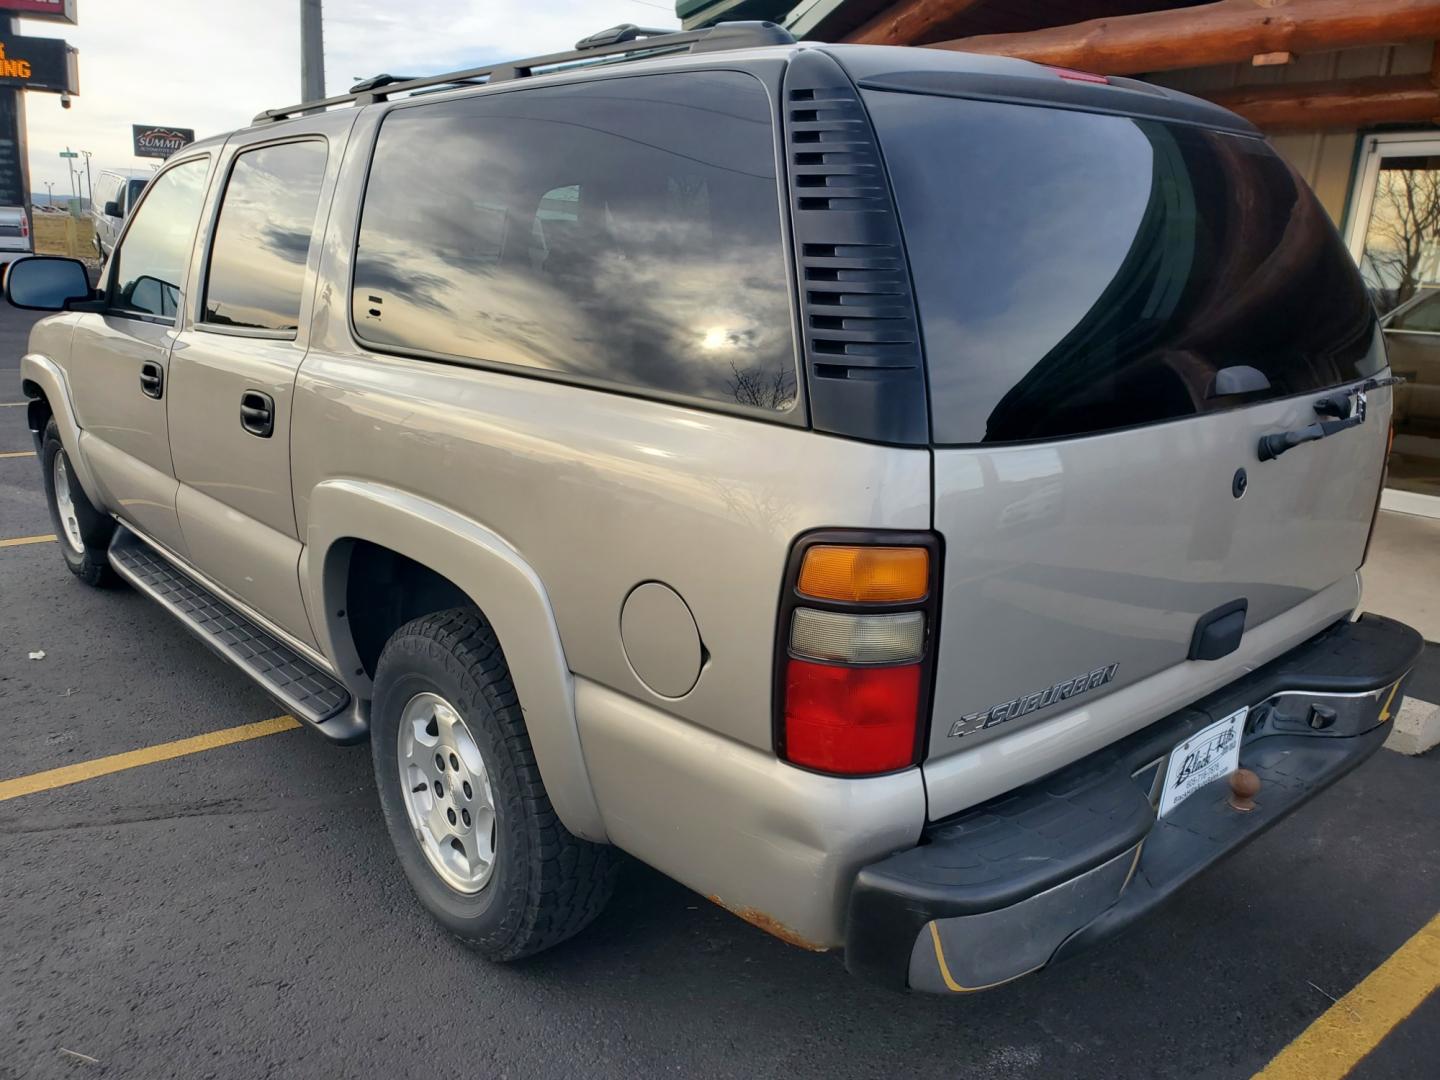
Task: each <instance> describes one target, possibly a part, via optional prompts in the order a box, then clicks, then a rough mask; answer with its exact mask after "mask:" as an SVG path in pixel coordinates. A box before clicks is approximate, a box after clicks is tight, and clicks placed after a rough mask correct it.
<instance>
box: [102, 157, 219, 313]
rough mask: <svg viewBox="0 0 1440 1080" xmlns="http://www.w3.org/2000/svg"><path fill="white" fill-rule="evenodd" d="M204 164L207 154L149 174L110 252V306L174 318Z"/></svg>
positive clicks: (202, 187) (200, 195)
mask: <svg viewBox="0 0 1440 1080" xmlns="http://www.w3.org/2000/svg"><path fill="white" fill-rule="evenodd" d="M209 168H210V161H209V159H208V158H195V159H194V160H193V161H186V162H183V163H182V164H179V165H176V166H175V167H174V168H172V169H168V170H166V171H165V172H163V173H161V174H160V175H159V176H157V177H156V178H155V181H154V185H153V186H152V188H151V189H150V192H149V194H148V195H147V196H146V198H145V201H144V202H143V203H141V204H140V206H139V208H138V209H137V210H136V211H135V220H134V221H132V222H131V223H130V228H129V229H128V230H127V231H126V233H125V239H124V242H123V243H121V245H120V247H119V250H118V251H117V252H116V255H115V269H114V272H113V275H112V277H111V279H110V281H111V288H110V304H109V307H110V310H111V311H114V312H117V313H123V314H131V315H150V316H154V317H156V318H161V319H174V318H175V313H176V309H177V307H178V305H179V301H180V282H181V281H182V280H184V277H185V265H186V263H187V262H189V260H190V248H191V245H192V244H193V242H194V240H195V226H196V225H197V224H198V223H199V221H200V206H201V203H203V202H204V200H205V175H206V173H207V172H208V170H209Z"/></svg>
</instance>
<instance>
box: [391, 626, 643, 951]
mask: <svg viewBox="0 0 1440 1080" xmlns="http://www.w3.org/2000/svg"><path fill="white" fill-rule="evenodd" d="M370 718H371V739H370V747H371V752H372V754H373V757H374V762H375V783H376V787H377V789H378V791H379V794H380V806H381V809H382V810H383V811H384V814H385V822H386V825H387V826H388V827H389V830H390V839H391V840H392V842H393V843H394V844H395V849H396V852H397V853H398V855H399V857H400V864H401V866H402V867H403V868H404V870H405V875H406V877H408V878H409V879H410V885H411V887H412V888H413V889H414V890H415V895H416V896H417V897H418V898H419V900H420V902H421V903H422V904H424V905H425V907H426V908H428V909H429V911H430V913H431V914H432V915H433V916H434V917H435V918H436V919H437V920H438V921H439V922H440V924H441V925H442V926H444V927H445V928H446V929H447V930H449V931H450V932H451V933H452V934H454V935H455V936H456V937H458V938H459V939H460V940H461V941H463V942H464V943H465V944H467V945H469V946H471V947H472V948H474V949H475V950H476V951H478V952H479V953H480V954H481V955H482V956H484V957H486V958H487V959H489V960H495V961H507V960H517V959H519V958H521V957H524V956H530V955H532V954H534V953H537V952H540V951H542V950H544V949H548V948H550V947H551V946H552V945H557V944H559V943H560V942H562V941H564V940H565V939H566V938H569V937H571V936H572V935H574V934H576V933H579V931H581V930H582V929H584V928H585V927H586V926H587V925H589V923H590V922H591V921H592V920H593V919H594V918H595V917H596V916H597V915H599V914H600V912H601V910H602V909H603V908H604V906H605V903H606V901H607V900H608V899H609V898H610V894H611V892H612V891H613V889H614V884H615V875H616V872H617V870H618V865H619V864H618V860H617V857H616V854H615V852H614V850H613V849H612V848H610V847H608V846H606V845H602V844H592V843H589V842H587V841H584V840H581V839H579V838H578V837H576V836H574V835H572V834H571V833H570V832H569V831H568V830H567V829H566V828H565V826H564V825H563V824H561V822H560V819H559V818H558V817H557V816H556V815H555V810H554V808H553V807H552V806H551V805H550V798H549V796H548V795H547V794H546V792H545V785H544V783H543V782H542V781H541V779H540V771H539V769H538V768H537V766H536V764H535V753H534V751H533V749H532V748H531V745H530V736H529V733H528V732H527V731H526V728H525V720H524V717H523V716H522V714H521V710H520V703H519V700H518V699H517V697H516V695H515V688H514V686H513V685H512V684H511V681H510V672H509V669H508V668H507V667H506V665H505V657H504V655H503V654H502V653H501V651H500V645H499V642H498V641H497V640H496V638H495V634H494V631H493V630H492V629H491V628H490V624H489V623H488V622H487V621H486V620H485V618H484V617H483V616H482V615H481V614H480V613H479V612H478V611H475V610H472V609H466V608H456V609H453V610H450V611H442V612H437V613H435V614H433V615H426V616H423V617H421V618H419V619H416V620H414V621H413V622H410V623H408V624H406V625H405V626H403V627H401V628H400V629H399V630H398V631H396V633H395V635H394V636H393V637H392V638H391V639H390V640H389V642H388V643H387V644H386V645H385V648H384V651H383V652H382V653H381V654H380V661H379V664H378V665H377V669H376V673H375V696H374V700H373V703H372V708H371V713H370ZM446 730H449V731H450V732H452V733H453V734H452V735H449V736H447V735H446V734H445V731H446ZM407 748H408V749H407ZM457 755H458V758H457ZM467 755H468V757H467ZM432 759H433V761H434V762H435V765H434V767H433V768H432V767H431V766H430V765H429V764H428V762H429V760H432ZM461 759H463V760H461ZM452 763H454V764H452ZM452 780H454V781H456V782H455V783H454V784H451V781H452ZM461 788H463V789H464V790H463V791H461V790H460V789H461ZM482 789H483V797H482ZM432 792H433V793H434V794H435V796H436V797H434V798H432ZM472 796H473V801H472ZM472 811H474V817H473V818H472V817H471V812H472ZM457 813H463V814H464V815H465V817H464V821H463V822H458V823H457V817H456V814H457ZM487 813H488V814H489V815H490V816H489V817H486V816H485V815H486V814H487ZM447 815H448V820H449V822H450V823H451V824H450V826H449V827H448V828H447V825H446V818H447ZM482 823H483V828H484V835H482V831H481V830H482ZM472 824H473V828H469V827H470V826H472ZM487 836H488V837H489V839H490V842H489V844H488V846H487V844H486V842H485V841H486V837H487ZM477 848H478V855H477ZM487 853H488V856H489V859H488V862H487V860H486V855H487ZM477 868H478V869H477Z"/></svg>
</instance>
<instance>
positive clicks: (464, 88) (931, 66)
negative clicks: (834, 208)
mask: <svg viewBox="0 0 1440 1080" xmlns="http://www.w3.org/2000/svg"><path fill="white" fill-rule="evenodd" d="M803 49H819V50H821V51H824V52H826V53H828V54H829V55H831V56H833V57H834V58H835V59H836V60H837V61H839V62H840V64H841V65H842V66H843V67H844V68H845V69H846V71H847V73H848V74H849V75H850V77H851V78H853V79H854V80H855V81H856V82H857V83H860V84H861V86H862V87H864V88H869V89H879V90H893V91H897V92H902V93H907V92H908V93H924V94H937V95H941V96H948V97H962V98H978V99H982V100H992V101H1008V102H1014V103H1018V104H1034V105H1046V106H1050V107H1056V108H1069V109H1079V110H1084V111H1092V112H1110V113H1116V114H1119V115H1127V116H1152V117H1154V118H1156V119H1162V120H1171V121H1178V122H1182V123H1193V124H1201V125H1205V126H1208V127H1214V128H1218V129H1222V130H1227V131H1232V132H1235V133H1237V134H1245V135H1258V134H1259V132H1258V130H1257V129H1256V128H1255V127H1254V126H1253V125H1251V124H1250V123H1249V122H1248V121H1246V120H1244V119H1242V118H1240V117H1238V116H1236V115H1235V114H1234V113H1232V112H1230V111H1228V110H1226V109H1223V108H1221V107H1220V106H1218V105H1215V104H1213V103H1211V102H1208V101H1205V100H1203V99H1201V98H1195V97H1191V96H1190V95H1188V94H1182V93H1180V92H1179V91H1175V90H1170V89H1168V88H1165V87H1159V86H1155V85H1152V84H1150V83H1144V82H1140V81H1139V80H1135V79H1124V78H1116V77H1105V76H1090V75H1087V74H1086V73H1084V72H1070V71H1062V70H1059V69H1056V68H1050V67H1046V66H1044V65H1041V64H1034V63H1031V62H1030V61H1028V60H1017V59H1013V58H1010V57H1000V56H985V55H979V54H975V53H964V52H956V51H953V50H943V49H926V48H912V47H900V46H883V45H832V44H827V43H821V42H797V41H796V40H795V39H794V38H793V37H792V36H791V35H790V34H789V33H788V31H786V30H785V29H783V28H782V27H780V26H778V25H776V24H775V23H768V22H732V23H720V24H718V25H716V26H713V27H709V28H706V29H701V30H691V31H684V32H679V33H669V32H664V31H658V30H644V29H642V28H640V27H636V26H633V25H630V24H625V25H622V26H617V27H612V28H610V29H609V30H605V31H601V32H600V33H598V34H594V35H592V36H591V37H589V38H586V39H584V40H582V41H580V42H577V43H576V48H575V49H574V50H571V51H567V52H560V53H551V54H547V55H545V56H538V57H530V58H527V59H520V60H508V61H502V62H500V63H496V64H491V65H488V66H486V67H481V68H471V69H466V70H463V71H453V72H445V73H441V74H436V75H426V76H419V77H411V76H393V75H377V76H374V77H373V78H370V79H366V80H363V81H362V82H359V83H357V84H356V85H355V86H354V87H352V88H351V91H350V92H349V93H348V94H341V95H337V96H335V97H330V98H325V99H323V100H320V101H313V102H302V103H299V104H296V105H289V106H285V107H282V108H278V109H267V110H266V111H264V112H262V113H259V114H258V115H257V116H256V117H255V121H254V125H253V126H260V125H271V124H278V123H284V122H285V121H287V120H291V119H295V118H298V117H301V116H304V115H308V114H312V113H314V112H317V111H325V110H327V109H332V108H337V107H341V106H346V105H354V106H366V105H371V104H376V103H378V102H382V101H390V100H396V99H400V98H404V97H409V96H413V95H415V94H425V95H427V96H428V95H430V94H440V93H445V94H446V96H449V94H451V93H456V94H458V93H465V92H474V91H476V90H483V89H484V88H486V87H491V86H495V85H496V84H499V83H506V84H508V83H511V82H514V81H516V80H520V79H524V80H526V81H527V82H528V81H529V80H530V79H548V78H549V77H561V76H564V77H572V78H573V77H574V76H575V75H576V74H587V75H596V76H600V75H606V74H610V73H613V72H614V70H615V68H616V67H617V66H619V65H622V64H623V66H624V68H625V70H626V72H627V73H628V72H631V71H635V72H640V71H653V70H664V69H667V68H673V67H678V66H685V67H692V66H694V64H695V63H697V62H703V63H707V64H717V65H728V64H733V63H735V62H736V61H737V60H751V59H756V58H760V57H769V58H780V59H783V58H788V57H789V56H792V55H794V54H795V53H796V52H798V51H800V50H803ZM221 141H223V137H222V139H221ZM203 145H205V144H194V146H203ZM191 148H193V147H191ZM191 148H187V149H191Z"/></svg>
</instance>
